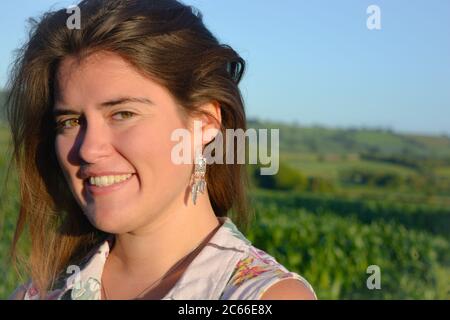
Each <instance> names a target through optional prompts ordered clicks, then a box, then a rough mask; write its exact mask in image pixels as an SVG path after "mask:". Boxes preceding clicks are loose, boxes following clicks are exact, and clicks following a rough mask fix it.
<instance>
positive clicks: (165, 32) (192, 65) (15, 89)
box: [6, 0, 251, 294]
mask: <svg viewBox="0 0 450 320" xmlns="http://www.w3.org/2000/svg"><path fill="white" fill-rule="evenodd" d="M78 7H79V8H80V13H81V28H79V29H76V28H75V29H70V28H68V26H67V20H68V18H69V16H70V14H69V13H67V10H66V9H61V10H57V11H50V12H47V13H45V14H44V15H43V16H42V17H41V18H40V19H38V20H36V19H31V20H30V21H31V28H30V32H29V39H28V41H27V42H26V43H25V44H24V45H23V47H21V48H20V49H19V50H18V54H17V57H16V60H15V61H14V63H13V65H12V71H11V76H10V79H9V81H8V85H7V88H8V90H9V95H8V99H7V110H6V114H7V119H8V121H9V125H10V129H11V134H12V143H13V154H12V159H11V163H14V164H15V168H16V170H17V174H18V178H19V188H20V212H19V217H18V220H17V225H16V230H15V234H14V239H13V243H12V248H11V250H12V256H13V259H14V261H15V262H16V263H17V262H18V261H17V258H16V257H17V251H18V249H17V243H18V240H19V239H20V238H21V236H22V235H23V234H24V232H23V231H24V230H26V231H27V232H29V236H30V241H31V248H30V256H29V259H28V268H26V270H28V272H29V274H30V276H31V279H32V280H33V283H34V284H35V286H36V287H37V288H38V290H39V291H40V292H41V294H45V293H46V291H47V290H48V289H49V288H51V287H52V286H53V285H54V283H55V281H56V280H57V279H58V275H59V274H61V273H62V272H63V271H64V268H65V266H67V265H68V264H69V263H75V262H76V261H78V260H79V259H80V258H81V257H83V255H85V254H86V253H87V252H88V251H89V250H91V249H92V248H93V246H94V245H96V244H98V243H99V241H101V240H102V239H104V237H105V236H106V234H105V233H103V232H101V231H100V230H97V229H96V228H94V227H93V226H92V225H91V224H90V223H89V222H88V220H87V218H86V217H85V216H84V215H83V214H82V213H81V208H80V207H79V205H78V204H77V203H76V200H75V198H74V195H73V194H72V193H71V192H70V189H69V187H68V184H67V181H66V180H65V178H64V175H63V173H62V171H61V168H60V167H59V165H58V162H57V159H56V153H55V146H54V143H55V130H53V128H54V120H53V118H52V116H51V110H52V108H53V104H54V94H55V93H57V90H58V88H57V83H56V78H55V73H56V71H57V68H58V66H59V64H60V62H61V61H62V60H63V59H64V58H65V57H68V56H71V57H76V58H78V59H80V60H81V59H83V58H85V57H87V56H88V55H89V54H91V53H93V52H97V51H109V52H114V53H116V54H118V55H120V56H121V57H123V58H124V59H126V60H127V61H128V62H130V63H131V64H132V65H133V66H134V67H135V68H136V69H137V70H139V71H140V72H143V73H144V74H146V75H149V76H151V77H152V78H153V79H156V81H158V82H159V83H160V84H161V85H163V86H164V87H166V88H168V90H169V91H170V92H171V94H172V96H173V97H174V99H175V100H176V101H177V103H178V104H179V105H181V106H182V108H181V109H182V112H183V113H184V114H186V115H194V114H199V113H200V114H201V112H202V111H201V109H200V108H199V107H200V106H201V105H202V104H204V103H207V102H211V101H216V102H218V103H219V104H220V108H221V113H222V124H221V132H222V134H223V136H224V137H225V136H226V135H225V130H226V129H243V130H246V118H245V111H244V103H243V99H242V96H241V93H240V90H239V88H238V84H239V82H240V80H241V78H242V75H243V73H244V69H245V61H244V60H243V59H242V58H241V57H240V56H239V55H238V53H236V52H235V51H234V50H233V49H232V48H231V47H230V46H228V45H225V44H221V43H219V41H218V40H217V38H216V37H214V36H213V35H212V34H211V32H210V31H209V30H208V29H207V28H206V27H205V25H204V23H203V21H202V14H201V13H200V12H199V11H198V10H196V9H195V8H193V7H191V6H187V5H184V4H182V3H180V2H179V1H176V0H107V1H106V0H105V1H101V0H84V1H82V2H80V4H79V5H78ZM224 139H225V138H224ZM235 151H236V150H235ZM234 154H235V155H236V152H235V153H234ZM206 180H207V183H208V192H209V197H210V201H211V204H212V207H213V209H214V212H215V214H216V216H226V215H231V216H232V218H233V219H234V220H235V221H236V223H237V224H238V226H239V227H241V228H246V227H247V225H248V222H249V220H250V215H251V213H250V211H248V207H249V206H248V203H247V199H248V198H247V187H248V177H247V170H246V169H245V165H242V164H238V163H236V161H234V163H233V164H228V163H227V164H211V165H209V166H208V170H207V174H206ZM25 227H26V228H25Z"/></svg>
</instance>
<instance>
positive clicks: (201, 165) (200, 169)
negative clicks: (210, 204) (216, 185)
mask: <svg viewBox="0 0 450 320" xmlns="http://www.w3.org/2000/svg"><path fill="white" fill-rule="evenodd" d="M205 173H206V158H205V157H204V156H203V155H202V154H201V153H200V154H199V155H198V156H197V157H196V158H195V168H194V184H193V186H192V202H193V203H194V205H195V202H196V201H197V194H198V192H200V193H202V194H203V193H204V192H205V189H206V180H205Z"/></svg>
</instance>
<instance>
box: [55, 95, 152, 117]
mask: <svg viewBox="0 0 450 320" xmlns="http://www.w3.org/2000/svg"><path fill="white" fill-rule="evenodd" d="M130 102H136V103H143V104H148V105H154V103H153V102H152V101H151V100H149V99H147V98H143V97H119V98H116V99H113V100H108V101H105V102H102V103H101V104H100V105H99V108H101V109H103V108H108V107H113V106H116V105H121V104H126V103H130ZM52 113H53V116H54V117H57V116H61V115H69V114H70V115H73V114H77V115H81V113H80V112H79V111H75V110H71V109H60V108H57V109H53V112H52Z"/></svg>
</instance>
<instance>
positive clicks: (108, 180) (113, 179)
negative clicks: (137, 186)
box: [89, 173, 133, 187]
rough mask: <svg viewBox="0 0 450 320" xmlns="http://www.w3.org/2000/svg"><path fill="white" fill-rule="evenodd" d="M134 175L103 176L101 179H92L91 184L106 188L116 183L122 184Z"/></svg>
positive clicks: (90, 179)
mask: <svg viewBox="0 0 450 320" xmlns="http://www.w3.org/2000/svg"><path fill="white" fill-rule="evenodd" d="M132 175H133V174H131V173H129V174H123V175H118V176H101V177H90V178H89V183H90V184H91V185H95V186H97V187H106V186H110V185H112V184H114V183H118V182H122V181H124V180H127V179H129V178H130V177H131V176H132Z"/></svg>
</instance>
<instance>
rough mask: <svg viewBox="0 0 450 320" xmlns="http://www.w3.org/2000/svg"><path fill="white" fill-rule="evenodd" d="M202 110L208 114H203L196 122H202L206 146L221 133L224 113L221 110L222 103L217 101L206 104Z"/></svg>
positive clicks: (203, 143)
mask: <svg viewBox="0 0 450 320" xmlns="http://www.w3.org/2000/svg"><path fill="white" fill-rule="evenodd" d="M200 109H201V110H202V111H203V112H204V113H206V114H202V115H201V116H199V117H197V118H196V120H199V121H201V122H202V128H201V131H202V137H203V140H202V145H206V144H208V143H209V142H211V141H212V140H213V139H214V138H215V136H216V135H217V133H219V132H220V128H221V125H222V112H221V109H220V103H219V102H217V101H212V102H209V103H206V104H204V105H203V106H202V107H201V108H200Z"/></svg>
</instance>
